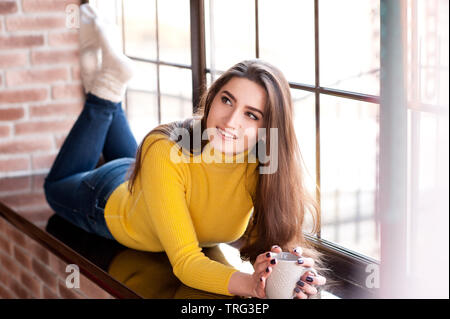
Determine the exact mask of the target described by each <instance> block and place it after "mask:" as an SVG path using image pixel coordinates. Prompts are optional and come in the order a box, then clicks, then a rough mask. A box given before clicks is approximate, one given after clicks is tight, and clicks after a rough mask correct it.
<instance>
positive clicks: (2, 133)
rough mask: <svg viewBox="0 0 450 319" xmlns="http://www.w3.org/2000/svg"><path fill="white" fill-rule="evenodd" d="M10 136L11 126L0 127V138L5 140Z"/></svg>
mask: <svg viewBox="0 0 450 319" xmlns="http://www.w3.org/2000/svg"><path fill="white" fill-rule="evenodd" d="M9 136H11V126H9V125H0V138H5V137H9Z"/></svg>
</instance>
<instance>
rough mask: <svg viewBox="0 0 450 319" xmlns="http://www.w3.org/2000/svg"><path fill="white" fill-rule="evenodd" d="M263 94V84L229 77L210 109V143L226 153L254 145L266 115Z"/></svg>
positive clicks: (236, 151) (208, 121)
mask: <svg viewBox="0 0 450 319" xmlns="http://www.w3.org/2000/svg"><path fill="white" fill-rule="evenodd" d="M266 95H267V94H266V91H265V90H264V88H263V87H261V86H260V85H259V84H257V83H255V82H253V81H250V80H248V79H245V78H239V77H233V78H231V80H229V81H228V82H227V83H226V84H225V85H224V86H223V87H222V88H221V89H220V90H219V92H218V93H217V94H216V96H215V97H214V100H213V102H212V104H211V109H210V110H209V114H208V119H207V121H206V126H207V129H208V136H209V140H210V143H211V146H212V147H213V148H214V149H215V150H218V151H221V152H223V153H226V154H235V153H240V152H243V151H246V150H247V149H251V148H253V146H254V145H255V144H256V143H257V141H258V128H262V127H263V124H264V117H265V116H266V113H265V112H266V110H265V105H266V99H267V97H266ZM227 133H228V134H227Z"/></svg>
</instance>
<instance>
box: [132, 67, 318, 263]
mask: <svg viewBox="0 0 450 319" xmlns="http://www.w3.org/2000/svg"><path fill="white" fill-rule="evenodd" d="M233 77H239V78H246V79H249V80H251V81H254V82H255V83H257V84H259V85H260V86H261V87H263V88H264V89H265V91H266V94H267V102H266V107H265V110H266V112H265V113H266V114H267V116H266V117H265V119H264V126H265V129H266V141H267V142H263V141H259V142H258V143H257V145H256V147H262V148H263V149H265V153H264V152H262V153H263V154H269V150H270V140H271V139H270V128H277V129H278V150H277V151H278V168H277V170H276V171H275V172H274V173H272V174H259V178H258V184H257V189H256V194H255V196H254V198H253V201H254V203H253V204H254V211H253V216H252V218H251V221H250V223H249V226H248V228H247V231H246V233H245V235H244V236H243V238H242V240H243V246H242V247H241V248H240V252H241V258H242V259H243V260H250V261H251V262H252V263H253V262H254V261H255V259H256V257H257V255H258V254H260V253H262V252H265V251H268V250H270V248H271V246H272V245H274V244H277V245H279V246H280V247H281V248H282V249H283V250H292V248H294V247H295V246H297V245H298V246H301V247H303V249H304V255H305V256H308V257H312V258H314V259H315V261H316V266H317V267H316V269H323V270H325V268H323V267H322V266H323V264H322V260H321V256H322V255H321V254H320V253H319V252H318V251H317V250H315V249H314V247H313V246H312V245H310V244H309V243H308V242H307V241H306V239H305V237H304V235H303V231H302V228H303V224H304V218H305V215H306V213H310V214H311V216H312V232H311V233H312V234H314V233H316V232H317V231H318V228H319V223H320V219H319V218H320V213H319V205H318V203H317V202H316V200H315V199H314V197H313V196H312V195H310V194H309V193H308V191H307V189H306V186H305V182H304V165H303V159H302V156H301V153H300V149H299V145H298V142H297V138H296V134H295V130H294V121H293V103H292V99H291V94H290V88H289V83H288V82H287V80H286V79H285V77H284V76H283V74H282V73H281V72H280V71H279V70H278V69H277V68H276V67H274V66H273V65H271V64H269V63H267V62H265V61H262V60H259V59H256V60H246V61H242V62H240V63H237V64H236V65H234V66H233V67H231V68H230V69H229V70H228V71H226V72H225V73H223V74H222V75H221V76H220V77H219V78H218V79H217V80H216V81H215V82H214V83H213V84H212V85H211V87H210V88H209V89H208V90H207V91H206V92H205V94H204V95H203V96H202V98H201V99H200V103H199V106H198V111H197V112H196V113H195V114H194V116H193V117H192V118H188V119H186V120H185V121H177V122H173V123H169V124H163V125H160V126H158V127H156V128H155V129H153V130H152V131H150V132H149V133H148V134H147V136H149V135H150V134H154V133H162V134H164V135H166V136H167V137H168V138H169V139H171V140H173V141H175V142H179V141H180V140H181V137H179V136H177V135H176V134H174V132H175V130H176V129H177V128H184V129H187V130H188V131H189V133H190V134H189V136H191V137H193V135H194V134H192V131H193V126H194V125H193V123H194V119H197V120H198V119H201V121H200V125H201V128H202V129H205V128H206V120H207V118H208V114H209V110H210V108H211V104H212V102H213V99H214V97H215V96H216V94H217V93H218V92H219V91H220V89H221V88H222V87H223V86H224V85H225V84H226V83H227V82H228V81H229V80H230V79H232V78H233ZM198 122H199V121H197V123H198ZM147 136H146V137H145V138H147ZM145 138H144V140H145ZM206 143H207V141H202V145H201V149H203V147H204V145H206ZM143 144H144V143H143V142H142V143H141V145H140V146H139V148H138V151H137V155H136V157H137V160H136V163H135V165H134V168H133V172H132V174H131V177H130V181H129V184H128V187H129V190H130V192H132V190H133V185H134V182H135V180H136V177H137V175H138V174H139V170H140V167H141V156H142V154H141V152H142V145H143ZM193 144H194V143H193V142H192V141H191V143H190V145H191V146H192V147H193ZM192 147H191V152H193V151H194V150H193V149H192ZM200 151H201V150H200ZM259 165H261V163H260V164H259Z"/></svg>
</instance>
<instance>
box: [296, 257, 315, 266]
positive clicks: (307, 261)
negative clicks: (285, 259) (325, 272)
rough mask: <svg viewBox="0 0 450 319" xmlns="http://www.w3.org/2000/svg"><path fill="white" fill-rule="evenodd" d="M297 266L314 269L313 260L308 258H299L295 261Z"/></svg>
mask: <svg viewBox="0 0 450 319" xmlns="http://www.w3.org/2000/svg"><path fill="white" fill-rule="evenodd" d="M297 264H299V265H302V266H303V267H314V259H312V258H308V257H300V258H299V259H297Z"/></svg>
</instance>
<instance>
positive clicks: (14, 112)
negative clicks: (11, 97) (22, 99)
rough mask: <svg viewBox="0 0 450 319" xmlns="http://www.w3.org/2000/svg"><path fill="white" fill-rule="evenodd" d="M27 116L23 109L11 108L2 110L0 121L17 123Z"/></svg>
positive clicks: (0, 111) (0, 110)
mask: <svg viewBox="0 0 450 319" xmlns="http://www.w3.org/2000/svg"><path fill="white" fill-rule="evenodd" d="M24 116H25V110H24V108H23V107H10V108H6V109H0V121H15V120H20V119H22V118H23V117H24Z"/></svg>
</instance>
